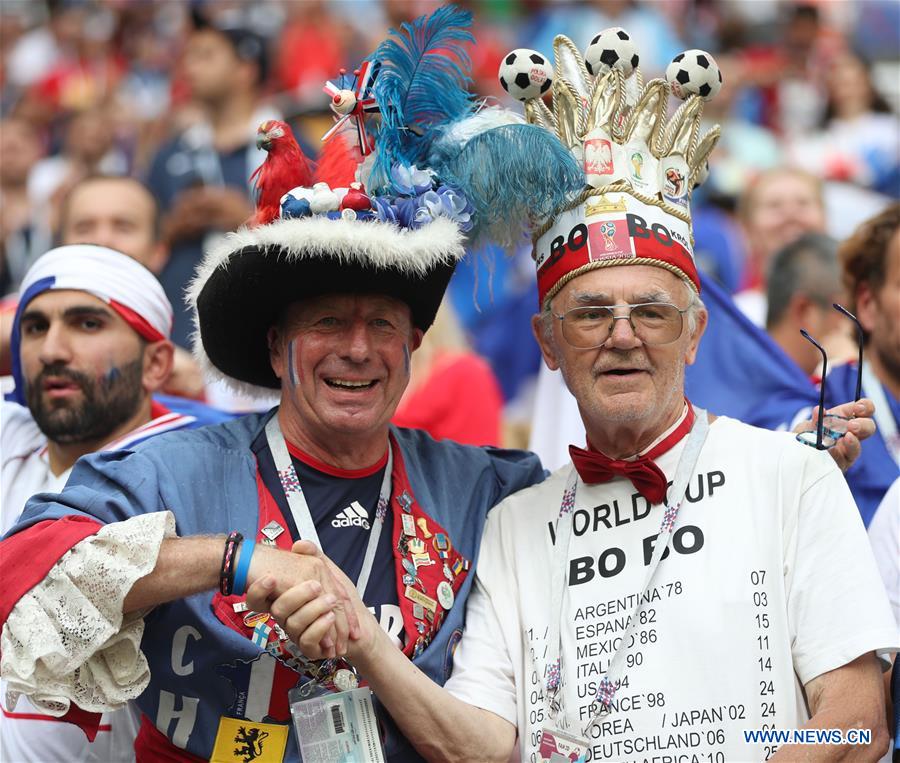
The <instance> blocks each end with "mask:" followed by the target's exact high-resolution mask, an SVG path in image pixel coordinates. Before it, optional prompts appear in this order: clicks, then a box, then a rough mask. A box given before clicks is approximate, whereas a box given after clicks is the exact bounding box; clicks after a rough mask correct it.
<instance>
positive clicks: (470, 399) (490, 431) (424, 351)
mask: <svg viewBox="0 0 900 763" xmlns="http://www.w3.org/2000/svg"><path fill="white" fill-rule="evenodd" d="M502 409H503V395H502V394H501V392H500V385H499V384H498V383H497V379H496V377H495V376H494V374H493V372H492V371H491V369H490V366H488V364H487V363H486V362H485V361H484V360H482V359H481V358H480V357H479V356H478V355H476V354H475V353H474V352H472V351H471V350H470V349H469V347H468V344H467V342H466V339H465V336H464V335H463V332H462V329H461V328H460V325H459V321H458V320H457V318H456V315H455V314H454V311H453V307H452V306H451V304H450V302H449V300H445V301H444V303H443V304H442V305H441V308H440V310H438V314H437V316H436V318H435V321H434V325H432V327H431V328H430V329H429V330H428V333H427V334H426V335H425V338H424V339H423V341H422V345H421V346H420V347H419V349H418V350H417V351H416V352H414V353H413V354H412V360H411V368H410V382H409V386H408V387H407V389H406V393H405V394H404V395H403V399H402V400H401V402H400V405H399V406H398V408H397V412H396V414H395V415H394V418H393V423H394V424H395V425H396V426H399V427H413V428H416V429H424V430H425V431H426V432H428V433H429V434H430V435H431V436H432V437H434V438H435V439H436V440H455V441H456V442H461V443H463V444H466V445H494V446H498V445H500V414H501V411H502Z"/></svg>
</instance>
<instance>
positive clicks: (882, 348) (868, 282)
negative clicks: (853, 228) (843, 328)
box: [826, 203, 900, 525]
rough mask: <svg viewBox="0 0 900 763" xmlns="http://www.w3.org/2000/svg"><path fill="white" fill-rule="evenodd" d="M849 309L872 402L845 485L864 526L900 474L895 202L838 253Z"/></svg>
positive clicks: (899, 222) (832, 390)
mask: <svg viewBox="0 0 900 763" xmlns="http://www.w3.org/2000/svg"><path fill="white" fill-rule="evenodd" d="M840 259H841V265H842V268H843V276H844V285H845V287H846V289H847V292H848V294H849V296H850V300H849V301H850V310H851V312H853V313H855V315H856V317H857V318H858V319H859V322H860V324H861V325H862V328H863V330H864V332H865V363H864V366H863V377H862V392H863V395H864V396H865V397H868V398H870V399H871V400H872V401H873V402H874V403H875V423H876V424H877V426H878V429H877V431H876V432H875V434H874V435H873V436H872V437H870V438H869V439H867V440H865V441H864V442H863V444H862V456H861V457H860V459H859V460H858V461H857V462H856V463H855V464H854V465H853V467H852V468H851V469H850V470H849V471H848V472H847V482H848V484H849V485H850V489H851V491H852V492H853V497H854V499H856V505H857V506H859V511H860V514H862V518H863V521H864V522H865V523H866V525H868V524H869V521H870V520H871V518H872V514H873V513H874V512H875V509H876V508H877V506H878V504H879V502H880V501H881V500H882V498H883V497H884V494H885V492H886V491H887V489H888V487H889V486H890V484H891V483H892V482H893V481H894V480H895V479H897V477H898V476H900V435H898V427H900V203H895V204H893V205H891V206H890V207H889V208H888V209H886V210H885V211H884V212H882V213H881V214H879V215H877V216H876V217H874V218H872V219H871V220H869V221H867V222H866V223H864V224H863V225H862V226H860V228H859V230H857V232H856V233H855V234H854V235H853V236H852V237H851V238H850V239H849V240H848V241H846V242H845V243H844V244H843V246H842V247H841V250H840ZM856 378H857V368H856V365H855V364H852V363H848V364H846V365H844V366H840V367H838V368H835V369H834V370H833V371H832V372H831V373H830V374H829V375H828V379H827V385H826V387H827V392H828V398H827V399H828V400H849V399H851V398H850V397H847V395H848V394H849V395H852V394H853V393H854V392H855V387H856Z"/></svg>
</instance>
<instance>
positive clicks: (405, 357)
mask: <svg viewBox="0 0 900 763" xmlns="http://www.w3.org/2000/svg"><path fill="white" fill-rule="evenodd" d="M403 370H404V371H406V375H407V376H409V345H408V344H404V345H403Z"/></svg>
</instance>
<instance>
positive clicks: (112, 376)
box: [100, 366, 122, 389]
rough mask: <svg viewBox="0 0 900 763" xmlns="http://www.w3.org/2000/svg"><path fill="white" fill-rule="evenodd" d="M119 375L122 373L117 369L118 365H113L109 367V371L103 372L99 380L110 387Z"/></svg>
mask: <svg viewBox="0 0 900 763" xmlns="http://www.w3.org/2000/svg"><path fill="white" fill-rule="evenodd" d="M121 375H122V372H121V371H120V370H119V367H118V366H113V367H112V368H110V369H109V371H107V372H106V373H105V374H103V378H102V379H101V380H100V383H101V384H102V385H103V386H104V387H106V388H107V389H109V388H110V387H112V386H113V384H115V383H116V382H117V381H118V380H119V377H120V376H121Z"/></svg>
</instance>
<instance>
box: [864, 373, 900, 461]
mask: <svg viewBox="0 0 900 763" xmlns="http://www.w3.org/2000/svg"><path fill="white" fill-rule="evenodd" d="M862 388H863V394H864V395H865V396H866V397H867V398H869V400H871V401H872V403H873V404H874V405H875V416H874V418H875V426H876V427H877V428H878V431H879V432H881V438H882V439H883V440H884V444H885V446H886V447H887V451H888V453H889V454H890V455H891V457H892V458H893V459H894V461H895V462H896V463H897V466H900V437H898V436H897V422H896V421H894V414H893V412H892V411H891V406H890V404H889V403H888V399H887V395H886V394H885V393H884V387H882V386H881V382H880V381H878V379H877V378H876V377H875V374H874V373H872V367H871V366H870V365H869V364H868V363H866V364H865V365H864V366H863V369H862Z"/></svg>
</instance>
